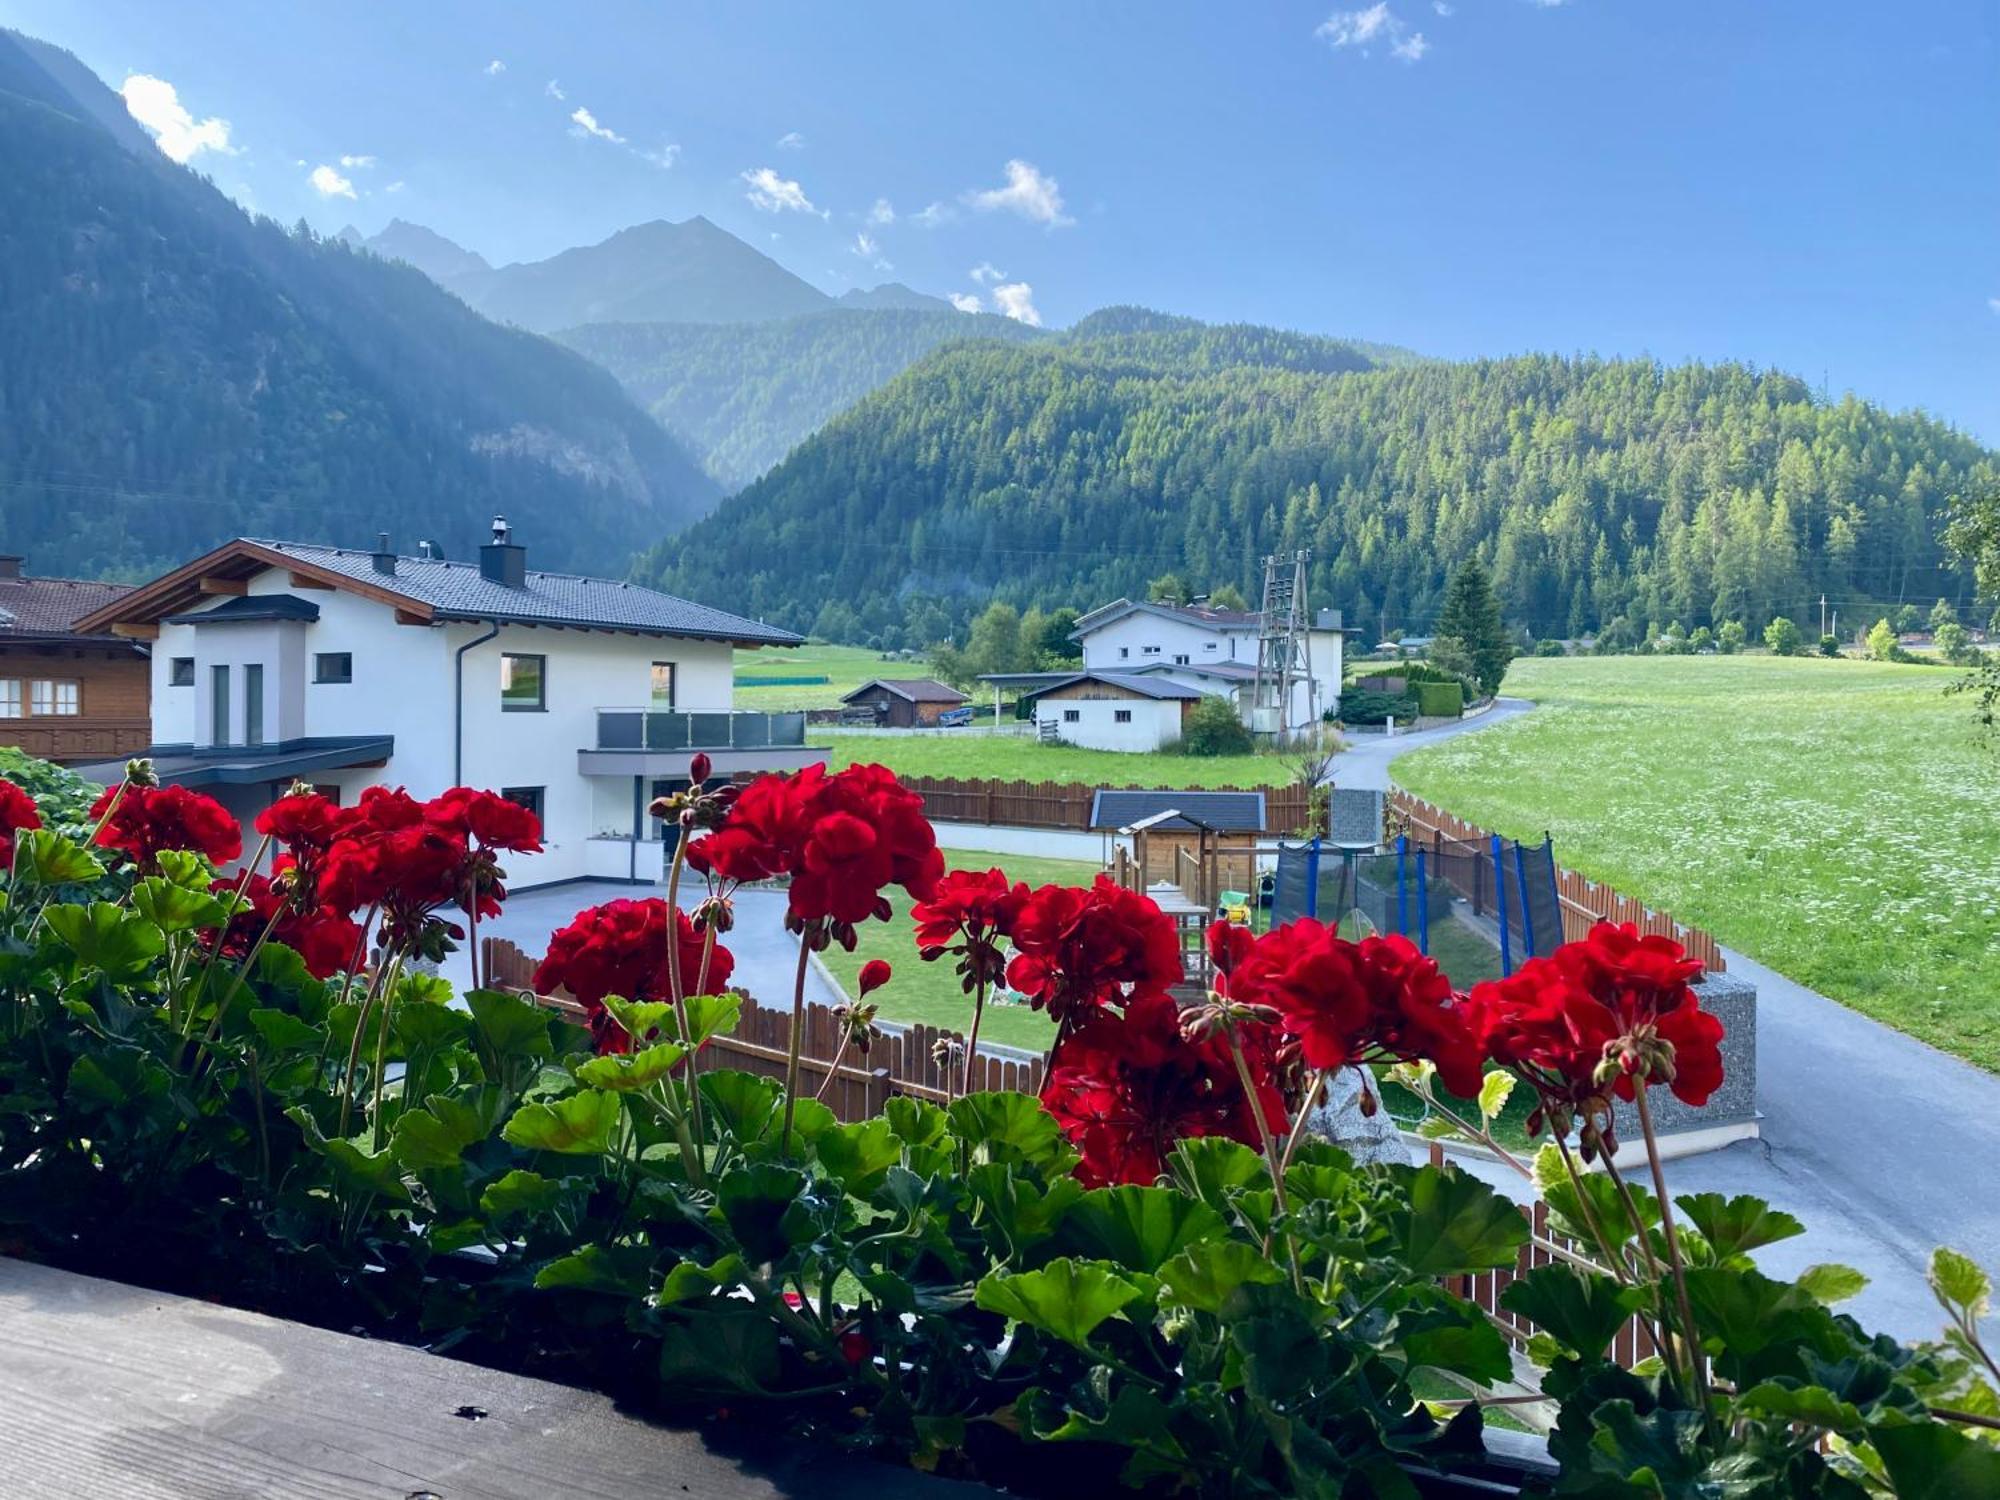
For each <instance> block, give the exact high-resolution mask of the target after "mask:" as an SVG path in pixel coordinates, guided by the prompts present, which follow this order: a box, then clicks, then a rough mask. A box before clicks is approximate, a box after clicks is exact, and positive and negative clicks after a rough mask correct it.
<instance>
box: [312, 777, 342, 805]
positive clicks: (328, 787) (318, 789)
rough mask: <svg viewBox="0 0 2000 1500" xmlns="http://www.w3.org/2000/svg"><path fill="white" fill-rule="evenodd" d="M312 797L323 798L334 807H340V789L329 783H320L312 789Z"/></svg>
mask: <svg viewBox="0 0 2000 1500" xmlns="http://www.w3.org/2000/svg"><path fill="white" fill-rule="evenodd" d="M313 795H314V796H316V797H324V798H326V800H327V801H328V802H330V803H332V804H333V805H334V806H335V807H338V806H340V788H339V786H337V785H336V784H335V783H333V782H331V781H322V782H320V783H318V784H317V785H315V786H314V787H313Z"/></svg>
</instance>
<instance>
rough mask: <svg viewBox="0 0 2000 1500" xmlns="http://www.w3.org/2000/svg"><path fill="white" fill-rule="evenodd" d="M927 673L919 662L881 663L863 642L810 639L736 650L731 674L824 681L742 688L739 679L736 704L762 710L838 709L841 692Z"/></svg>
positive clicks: (742, 684) (750, 677)
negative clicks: (850, 643) (835, 643)
mask: <svg viewBox="0 0 2000 1500" xmlns="http://www.w3.org/2000/svg"><path fill="white" fill-rule="evenodd" d="M928 671H929V668H927V667H926V666H925V665H924V664H923V663H922V662H916V661H893V660H892V661H885V660H883V657H882V653H881V652H879V651H870V650H869V649H868V648H867V647H866V646H828V645H821V644H819V643H814V644H812V645H809V646H800V647H798V648H796V649H781V648H779V647H775V646H773V647H765V648H763V649H761V650H757V651H738V652H737V653H736V675H737V676H738V678H741V679H745V680H750V679H755V678H759V677H824V678H826V679H827V680H826V681H825V682H823V683H808V684H798V683H794V684H789V685H785V684H777V685H773V686H771V687H756V686H747V685H745V682H742V681H739V682H738V684H737V687H736V693H735V706H736V707H737V708H742V709H753V710H758V711H761V712H764V713H777V712H780V711H783V710H787V709H794V708H838V707H840V695H841V694H842V693H849V692H852V691H853V690H854V689H855V688H858V687H860V686H861V684H862V683H864V682H867V681H868V680H869V679H871V678H875V677H922V676H924V675H925V674H926V673H927V672H928Z"/></svg>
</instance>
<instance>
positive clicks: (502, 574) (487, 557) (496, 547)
mask: <svg viewBox="0 0 2000 1500" xmlns="http://www.w3.org/2000/svg"><path fill="white" fill-rule="evenodd" d="M512 536H513V533H512V532H511V531H510V530H509V529H508V526H507V518H506V517H505V516H495V517H494V518H493V540H492V541H490V542H488V543H487V544H486V545H485V546H484V547H481V548H480V549H479V576H480V577H481V578H490V579H491V580H492V581H493V582H495V583H497V584H499V585H500V586H501V587H503V588H510V589H518V588H525V587H526V586H527V582H528V549H527V548H526V547H517V546H515V545H514V543H513V542H512V541H511V540H510V538H511V537H512Z"/></svg>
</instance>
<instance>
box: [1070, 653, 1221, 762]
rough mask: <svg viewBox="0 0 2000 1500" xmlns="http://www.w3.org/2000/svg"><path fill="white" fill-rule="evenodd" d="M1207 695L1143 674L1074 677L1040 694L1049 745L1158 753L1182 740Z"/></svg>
mask: <svg viewBox="0 0 2000 1500" xmlns="http://www.w3.org/2000/svg"><path fill="white" fill-rule="evenodd" d="M1203 696H1204V695H1203V693H1202V692H1201V690H1200V689H1198V688H1191V687H1188V686H1186V685H1185V684H1183V683H1178V682H1169V681H1167V680H1166V679H1165V678H1162V677H1156V676H1153V675H1150V674H1144V673H1121V672H1092V671H1088V670H1086V671H1082V672H1070V673H1057V674H1054V675H1053V678H1052V680H1050V681H1049V682H1048V683H1047V684H1046V685H1039V686H1038V687H1037V689H1036V692H1035V728H1036V732H1037V733H1038V734H1039V735H1040V737H1041V738H1042V739H1044V740H1061V741H1063V742H1064V743H1065V744H1070V745H1081V746H1083V747H1085V748H1086V749H1090V750H1158V749H1159V748H1160V747H1161V746H1163V745H1171V744H1173V743H1174V742H1175V741H1177V740H1179V739H1180V737H1181V721H1182V719H1183V718H1185V717H1186V715H1187V712H1188V710H1189V709H1191V708H1193V707H1194V705H1195V704H1196V703H1198V702H1200V701H1201V699H1202V697H1203Z"/></svg>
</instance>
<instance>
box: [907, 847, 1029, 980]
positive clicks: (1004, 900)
mask: <svg viewBox="0 0 2000 1500" xmlns="http://www.w3.org/2000/svg"><path fill="white" fill-rule="evenodd" d="M1027 901H1028V887H1027V886H1026V884H1015V885H1009V884H1008V882H1007V877H1006V875H1005V874H1004V873H1003V872H1001V871H999V870H953V871H951V872H950V873H949V874H947V875H946V876H945V877H944V878H943V879H942V880H940V881H939V882H938V885H937V890H936V892H935V893H934V894H933V895H932V896H931V898H930V900H928V901H919V902H918V903H917V904H916V905H914V906H913V907H911V908H910V916H911V918H912V919H913V920H914V921H915V922H916V940H917V953H918V954H919V956H921V957H922V958H923V959H924V961H925V962H926V963H929V962H933V961H935V960H936V959H938V958H941V957H942V956H943V955H945V954H947V953H956V954H957V955H958V956H959V962H958V972H959V973H960V974H961V975H963V976H964V988H965V990H966V992H967V993H968V994H970V993H971V992H972V991H973V990H974V989H975V988H977V987H978V986H979V985H981V984H996V983H998V982H999V981H1000V980H1002V979H1003V978H1005V977H1006V973H1007V961H1006V959H1005V958H1004V957H1003V956H1002V955H1001V952H1000V939H1002V938H1009V937H1012V936H1013V934H1014V924H1015V922H1016V920H1017V919H1018V918H1019V917H1020V915H1021V908H1022V907H1023V906H1025V905H1026V904H1027Z"/></svg>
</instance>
